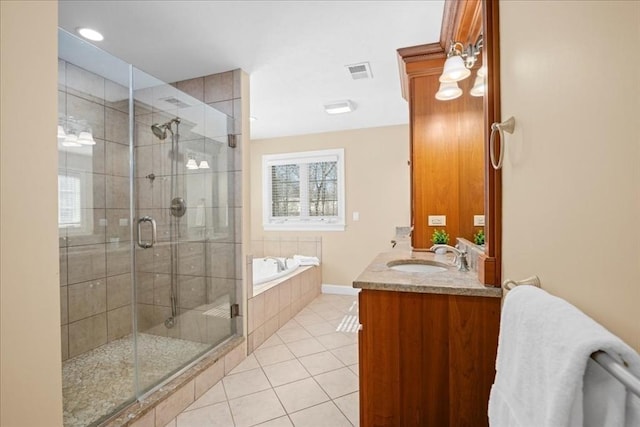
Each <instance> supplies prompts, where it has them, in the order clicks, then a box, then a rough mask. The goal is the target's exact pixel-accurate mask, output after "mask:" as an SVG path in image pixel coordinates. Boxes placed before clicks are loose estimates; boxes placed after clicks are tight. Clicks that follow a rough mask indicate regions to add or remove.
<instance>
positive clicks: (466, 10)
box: [398, 1, 501, 285]
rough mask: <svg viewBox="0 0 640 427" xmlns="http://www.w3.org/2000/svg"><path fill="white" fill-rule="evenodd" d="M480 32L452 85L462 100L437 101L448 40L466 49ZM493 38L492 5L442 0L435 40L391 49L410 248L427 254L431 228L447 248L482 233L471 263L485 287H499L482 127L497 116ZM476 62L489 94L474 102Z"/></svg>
mask: <svg viewBox="0 0 640 427" xmlns="http://www.w3.org/2000/svg"><path fill="white" fill-rule="evenodd" d="M481 33H483V36H484V43H483V48H482V50H481V54H480V56H479V57H478V61H477V63H476V64H475V66H474V67H472V69H471V76H470V77H469V78H467V79H465V80H463V81H461V82H459V85H460V88H461V89H462V95H461V96H460V97H458V98H457V99H453V100H449V101H440V100H436V99H435V94H436V92H438V90H439V88H440V82H439V77H440V75H441V74H442V69H443V66H444V62H445V60H446V57H447V54H446V52H447V51H448V49H449V46H450V44H451V43H450V42H451V40H454V41H459V42H461V43H462V44H463V45H464V46H467V45H468V44H474V43H475V42H476V40H477V39H478V36H479V35H480V34H481ZM497 41H498V35H497V5H496V4H493V3H492V2H487V1H481V2H474V3H467V2H464V3H463V2H456V1H447V2H446V3H445V11H444V17H443V28H442V32H441V39H440V42H439V43H432V44H427V45H421V46H414V47H409V48H403V49H399V50H398V54H399V57H400V58H399V59H400V61H399V63H400V67H401V76H402V82H401V83H402V89H403V96H404V97H405V99H407V101H408V102H409V104H410V111H411V166H412V172H411V179H412V183H411V187H412V188H411V191H412V193H411V203H412V225H413V227H414V230H413V234H412V245H413V247H414V249H416V250H421V249H422V250H426V249H428V248H429V247H430V246H431V244H432V242H431V235H432V234H433V232H434V230H436V229H445V230H446V231H447V232H448V233H449V235H450V236H451V240H450V242H449V243H450V244H455V238H456V237H462V238H464V239H466V240H468V241H470V242H473V236H474V234H476V233H477V232H478V231H479V230H483V231H484V234H485V246H484V250H482V249H480V250H477V252H476V257H475V260H474V261H475V264H476V265H477V272H478V278H479V280H480V281H481V282H482V283H484V284H487V285H499V282H500V260H499V255H500V239H501V234H500V223H501V221H500V204H501V198H500V179H501V177H500V172H499V171H495V170H493V168H491V167H490V165H489V154H488V151H487V147H488V140H489V138H488V130H489V125H490V123H492V122H493V121H495V120H494V119H495V118H496V117H499V111H498V110H497V109H496V108H499V106H496V105H495V104H496V103H497V101H498V100H499V94H498V93H497V89H498V88H499V82H498V77H499V76H498V73H497V71H496V70H498V69H499V67H498V65H499V63H498V58H497V52H498V45H497ZM481 64H486V66H487V69H488V74H487V82H488V87H489V90H488V91H487V93H486V94H485V96H484V97H474V96H471V95H470V90H471V88H472V86H473V84H474V80H475V77H476V75H477V70H478V69H479V68H480V65H481ZM498 148H499V147H498ZM442 215H446V218H445V219H443V218H441V216H442ZM483 215H484V218H482V216H483ZM438 217H440V218H438ZM482 219H484V226H482V225H480V224H481V223H482Z"/></svg>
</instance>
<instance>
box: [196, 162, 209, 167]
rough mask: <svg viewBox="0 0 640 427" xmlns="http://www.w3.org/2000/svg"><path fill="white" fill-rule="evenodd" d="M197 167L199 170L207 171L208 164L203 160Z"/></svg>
mask: <svg viewBox="0 0 640 427" xmlns="http://www.w3.org/2000/svg"><path fill="white" fill-rule="evenodd" d="M198 167H199V168H200V169H209V162H207V161H206V160H203V161H201V162H200V165H198Z"/></svg>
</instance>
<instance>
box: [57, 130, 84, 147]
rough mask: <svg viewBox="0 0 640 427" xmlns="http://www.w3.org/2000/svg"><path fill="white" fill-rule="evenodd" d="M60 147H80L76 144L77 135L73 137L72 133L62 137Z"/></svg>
mask: <svg viewBox="0 0 640 427" xmlns="http://www.w3.org/2000/svg"><path fill="white" fill-rule="evenodd" d="M62 145H63V146H64V147H81V146H82V145H81V144H78V135H74V134H72V133H69V134H67V136H65V137H64V141H62Z"/></svg>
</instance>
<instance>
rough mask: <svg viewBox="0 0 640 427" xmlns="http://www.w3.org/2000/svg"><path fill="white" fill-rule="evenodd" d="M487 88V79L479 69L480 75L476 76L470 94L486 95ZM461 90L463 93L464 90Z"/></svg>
mask: <svg viewBox="0 0 640 427" xmlns="http://www.w3.org/2000/svg"><path fill="white" fill-rule="evenodd" d="M486 88H487V83H486V81H485V78H484V77H483V76H481V75H480V71H479V70H478V75H477V76H476V80H475V81H474V82H473V87H472V88H471V90H470V91H469V95H471V96H484V92H485V90H486ZM460 92H461V93H462V90H460ZM436 95H437V94H436Z"/></svg>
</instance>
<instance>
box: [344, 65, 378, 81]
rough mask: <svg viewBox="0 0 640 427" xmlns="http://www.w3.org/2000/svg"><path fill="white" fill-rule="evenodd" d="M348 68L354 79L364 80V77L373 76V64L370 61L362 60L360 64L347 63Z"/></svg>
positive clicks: (369, 77)
mask: <svg viewBox="0 0 640 427" xmlns="http://www.w3.org/2000/svg"><path fill="white" fill-rule="evenodd" d="M346 67H347V70H349V74H351V78H352V79H353V80H362V79H371V78H373V74H371V66H370V65H369V63H368V62H362V63H360V64H351V65H347V66H346Z"/></svg>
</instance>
